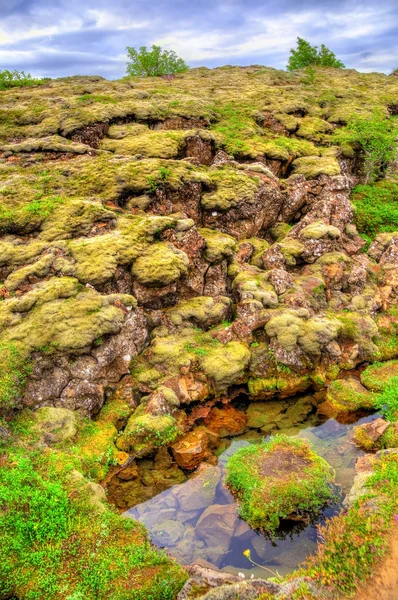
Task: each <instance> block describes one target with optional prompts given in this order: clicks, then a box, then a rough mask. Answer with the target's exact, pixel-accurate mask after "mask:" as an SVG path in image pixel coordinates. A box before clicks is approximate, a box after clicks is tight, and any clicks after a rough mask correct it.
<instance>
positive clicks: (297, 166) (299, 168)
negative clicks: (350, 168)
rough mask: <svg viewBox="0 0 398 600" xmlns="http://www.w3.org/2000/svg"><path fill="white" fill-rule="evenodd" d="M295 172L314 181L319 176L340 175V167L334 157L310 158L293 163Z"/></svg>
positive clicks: (299, 159)
mask: <svg viewBox="0 0 398 600" xmlns="http://www.w3.org/2000/svg"><path fill="white" fill-rule="evenodd" d="M293 169H294V172H295V173H296V174H298V175H304V176H305V177H307V179H314V178H315V177H318V175H331V176H333V175H340V166H339V163H338V161H337V159H336V158H335V157H334V156H308V157H303V158H296V160H295V161H293Z"/></svg>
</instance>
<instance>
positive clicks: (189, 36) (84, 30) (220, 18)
mask: <svg viewBox="0 0 398 600" xmlns="http://www.w3.org/2000/svg"><path fill="white" fill-rule="evenodd" d="M297 36H300V37H304V38H306V39H308V40H309V41H311V43H313V44H321V43H325V44H326V45H327V46H329V47H330V48H331V49H332V50H333V51H334V52H335V53H336V54H337V56H338V57H339V58H340V59H342V60H343V62H344V63H345V64H346V66H347V67H350V68H355V69H358V70H359V71H384V72H386V73H389V72H390V71H391V70H392V69H393V68H397V67H398V0H382V1H380V0H379V2H374V0H364V1H363V2H357V1H354V0H349V1H347V0H191V1H189V0H152V1H148V0H0V69H4V68H10V69H19V70H22V69H23V70H25V71H28V72H31V73H32V74H34V75H36V76H50V77H57V76H65V75H75V74H99V75H103V76H104V77H107V78H110V79H114V78H118V77H121V76H123V75H124V73H125V63H126V56H125V47H126V46H127V45H129V46H141V45H151V44H153V43H155V44H159V45H161V46H163V47H165V48H169V49H174V50H175V51H176V52H177V54H179V55H180V56H181V57H182V58H184V59H185V60H186V61H187V62H188V64H189V65H190V66H192V67H196V66H201V65H206V66H208V67H214V66H218V65H225V64H235V65H248V64H264V65H267V66H272V67H276V68H285V66H286V62H287V59H288V55H289V49H290V48H291V47H292V46H294V45H295V40H296V37H297Z"/></svg>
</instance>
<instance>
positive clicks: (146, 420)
mask: <svg viewBox="0 0 398 600" xmlns="http://www.w3.org/2000/svg"><path fill="white" fill-rule="evenodd" d="M179 433H181V429H180V426H179V424H178V421H177V420H176V419H175V417H173V416H172V415H156V416H154V415H151V414H149V413H146V412H145V407H144V405H141V406H140V407H139V408H138V409H137V410H136V412H135V413H134V414H133V415H132V416H131V417H130V418H129V420H128V423H127V425H126V428H125V430H124V431H123V433H122V435H121V436H120V437H119V438H118V440H117V442H116V445H117V447H118V448H119V449H120V450H123V451H125V452H129V451H133V452H134V454H135V455H136V456H144V455H146V454H149V453H150V452H152V451H153V450H154V449H155V448H158V447H159V446H164V445H166V444H171V443H172V442H174V440H175V439H176V437H177V435H178V434H179Z"/></svg>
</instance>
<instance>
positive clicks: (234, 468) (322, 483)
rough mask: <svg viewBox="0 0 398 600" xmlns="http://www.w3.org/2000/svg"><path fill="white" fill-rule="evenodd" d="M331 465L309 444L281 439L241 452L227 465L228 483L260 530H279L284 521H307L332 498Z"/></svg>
mask: <svg viewBox="0 0 398 600" xmlns="http://www.w3.org/2000/svg"><path fill="white" fill-rule="evenodd" d="M332 480H333V476H332V473H331V468H330V466H329V465H328V463H327V462H326V461H325V460H324V459H322V458H320V457H319V456H317V455H316V454H315V453H314V452H313V451H312V450H311V449H310V447H309V445H308V443H307V442H305V441H304V440H299V439H292V438H288V437H286V436H282V435H279V436H275V437H274V438H272V439H271V440H270V441H269V442H264V443H262V444H259V445H253V446H249V447H246V448H241V449H240V450H238V452H236V453H235V454H234V455H233V456H232V457H231V458H230V459H229V460H228V463H227V478H226V482H227V485H228V486H229V487H230V489H231V490H232V492H233V493H234V495H235V496H236V498H237V500H238V502H239V512H240V515H241V517H242V518H243V519H245V520H246V521H247V522H248V523H249V525H251V527H253V528H254V529H261V530H263V531H268V532H271V533H273V532H275V530H276V529H277V528H278V527H279V525H280V522H281V520H283V519H294V520H297V519H305V515H308V513H310V514H311V513H312V514H314V513H316V512H317V511H319V509H320V508H321V507H322V506H323V505H324V504H325V503H326V502H327V501H328V500H330V498H331V497H332V490H331V487H330V483H331V482H332Z"/></svg>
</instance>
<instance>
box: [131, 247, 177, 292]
mask: <svg viewBox="0 0 398 600" xmlns="http://www.w3.org/2000/svg"><path fill="white" fill-rule="evenodd" d="M188 265H189V259H188V256H187V255H186V254H185V252H182V251H181V250H178V249H177V248H176V247H175V246H173V245H172V244H166V243H164V242H159V243H157V244H153V245H152V246H150V247H149V248H148V250H147V251H146V252H144V254H143V255H142V256H139V257H138V258H137V259H136V260H135V262H134V264H133V266H132V269H131V272H132V274H133V277H135V278H136V279H137V281H138V282H139V283H141V284H143V285H147V286H164V285H169V284H170V283H173V282H174V281H177V280H178V279H179V278H180V277H181V275H184V274H185V273H186V272H187V271H188Z"/></svg>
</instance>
